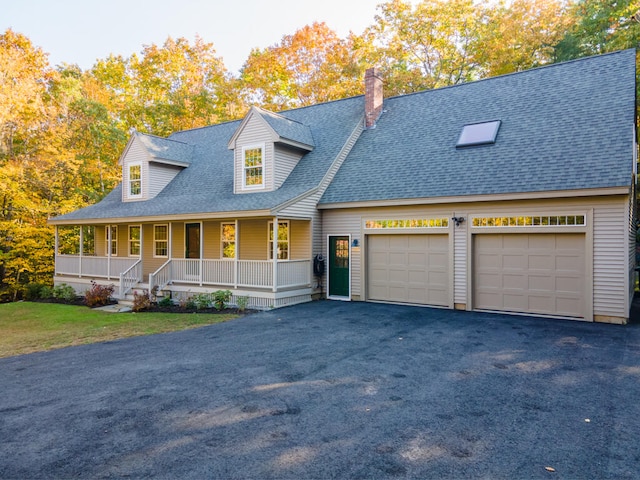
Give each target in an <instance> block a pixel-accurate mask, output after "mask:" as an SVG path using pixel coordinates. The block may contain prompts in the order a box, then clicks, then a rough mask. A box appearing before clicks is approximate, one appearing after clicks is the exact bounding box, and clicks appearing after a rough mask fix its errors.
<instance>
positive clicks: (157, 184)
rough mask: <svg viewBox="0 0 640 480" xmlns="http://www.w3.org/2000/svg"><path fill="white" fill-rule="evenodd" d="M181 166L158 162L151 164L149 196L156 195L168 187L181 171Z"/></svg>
mask: <svg viewBox="0 0 640 480" xmlns="http://www.w3.org/2000/svg"><path fill="white" fill-rule="evenodd" d="M181 170H182V169H181V168H180V167H174V166H171V165H161V164H158V163H151V164H149V196H148V198H153V197H155V196H156V195H157V194H158V193H160V192H161V191H162V189H163V188H164V187H166V186H167V185H168V184H169V182H170V181H171V180H173V179H174V178H175V176H176V175H177V174H178V173H180V171H181Z"/></svg>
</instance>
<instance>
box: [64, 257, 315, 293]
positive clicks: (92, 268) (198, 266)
mask: <svg viewBox="0 0 640 480" xmlns="http://www.w3.org/2000/svg"><path fill="white" fill-rule="evenodd" d="M56 274H60V275H75V276H79V277H82V276H87V277H92V278H93V277H95V278H106V279H112V278H113V279H117V278H120V294H121V295H124V294H125V293H126V292H128V291H129V290H131V288H132V287H133V286H134V285H135V284H136V283H138V282H142V261H141V260H140V259H138V258H120V257H90V256H80V255H57V256H56ZM273 277H274V275H273V261H272V260H209V259H194V258H174V259H170V260H168V261H167V262H165V263H164V264H163V265H162V266H161V267H160V268H159V269H158V270H156V271H155V272H153V273H152V274H150V275H149V289H152V288H153V287H154V286H158V288H159V289H160V290H162V289H164V287H166V286H167V285H168V284H169V283H172V282H175V283H184V284H194V285H218V286H221V287H231V288H237V287H244V288H247V287H248V288H273V286H274V285H273V281H274V278H273ZM310 281H311V261H310V260H280V261H278V266H277V285H276V288H291V287H302V286H306V285H309V283H310Z"/></svg>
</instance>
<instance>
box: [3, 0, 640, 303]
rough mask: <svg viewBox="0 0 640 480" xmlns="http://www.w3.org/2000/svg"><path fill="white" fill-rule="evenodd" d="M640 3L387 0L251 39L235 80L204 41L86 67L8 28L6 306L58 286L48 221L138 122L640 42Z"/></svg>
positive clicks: (161, 126) (502, 69) (115, 174)
mask: <svg viewBox="0 0 640 480" xmlns="http://www.w3.org/2000/svg"><path fill="white" fill-rule="evenodd" d="M639 9H640V4H639V2H638V0H623V1H618V2H602V1H601V0H573V1H570V0H493V1H489V0H487V1H474V0H422V1H418V2H415V1H413V2H410V1H409V0H389V1H387V2H386V3H382V4H381V5H379V7H378V14H377V15H376V17H375V19H374V21H373V23H372V25H370V26H369V27H368V28H367V29H365V31H363V32H361V33H359V34H356V33H351V34H349V35H348V36H347V37H346V38H340V37H339V36H338V35H337V34H336V33H335V32H334V31H333V30H331V28H329V26H327V25H326V24H324V23H313V24H312V25H306V26H303V27H302V28H300V29H299V30H297V31H295V32H294V33H292V34H287V35H284V36H283V37H282V39H281V41H280V42H279V43H278V44H275V45H271V46H267V47H256V48H255V49H254V50H252V51H251V52H250V54H249V56H248V58H247V60H246V62H245V63H244V66H243V68H242V69H241V71H240V72H238V73H237V74H234V73H232V72H229V71H227V70H226V68H225V66H224V63H223V61H222V59H221V58H219V57H218V56H217V54H216V51H215V48H214V46H213V44H211V43H207V42H205V41H204V40H203V39H201V38H196V40H195V41H194V42H192V43H190V42H189V41H187V40H185V39H184V38H178V39H173V38H168V39H167V40H166V42H165V43H164V44H163V45H161V46H159V45H155V44H151V45H146V46H144V47H143V49H142V50H141V51H140V52H139V53H132V54H131V56H129V57H127V58H124V57H121V56H114V55H111V56H109V57H108V58H105V59H101V60H98V61H96V63H95V64H94V65H93V67H92V68H91V69H89V70H87V71H82V70H81V69H80V68H78V67H77V66H75V65H69V64H62V65H57V66H51V65H49V63H48V60H47V54H46V52H44V51H42V49H41V48H39V47H37V46H35V45H33V44H32V42H31V41H30V40H29V39H28V38H27V37H25V36H24V35H21V34H20V33H17V32H14V31H12V30H7V31H5V32H4V33H3V34H0V300H11V299H16V298H20V297H21V296H22V294H23V292H24V289H25V287H26V285H28V284H33V283H39V284H47V283H48V284H50V283H51V281H52V275H53V264H54V262H53V258H54V256H53V247H54V245H53V243H54V239H53V228H52V227H51V226H49V225H47V218H49V217H51V216H55V215H59V214H63V213H66V212H70V211H73V210H75V209H77V208H80V207H83V206H86V205H89V204H91V203H95V202H96V201H98V200H100V199H101V198H102V197H104V195H106V194H107V193H108V192H109V191H110V190H111V189H112V188H113V187H114V186H115V185H116V184H117V183H118V182H119V178H120V170H119V167H118V159H119V156H120V154H121V153H122V150H123V148H124V146H125V144H126V141H127V138H128V135H129V131H130V129H132V128H135V129H137V130H139V131H143V132H147V133H152V134H156V135H161V136H166V135H169V134H170V133H171V132H173V131H176V130H183V129H189V128H197V127H201V126H204V125H208V124H212V123H218V122H223V121H227V120H234V119H237V118H240V117H242V116H243V115H244V114H245V113H246V112H247V110H248V108H249V107H250V106H251V105H258V106H262V107H264V108H267V109H269V110H274V111H278V110H282V109H288V108H296V107H303V106H306V105H312V104H315V103H319V102H326V101H330V100H335V99H340V98H344V97H349V96H353V95H358V94H361V93H362V89H363V81H362V79H363V76H364V71H365V69H366V68H368V67H370V66H372V65H376V66H378V67H379V68H380V69H381V71H382V73H383V76H384V78H385V95H387V96H389V95H395V94H403V93H409V92H413V91H419V90H423V89H430V88H438V87H444V86H448V85H455V84H458V83H462V82H468V81H472V80H477V79H481V78H484V77H487V76H494V75H502V74H508V73H511V72H516V71H521V70H525V69H528V68H532V67H536V66H540V65H545V64H548V63H552V62H555V61H560V60H569V59H572V58H577V57H581V56H585V55H591V54H597V53H604V52H607V51H612V50H618V49H622V48H629V47H634V46H636V45H635V43H636V42H637V39H638V38H640V24H639V23H638V22H637V21H634V20H633V19H632V16H633V15H634V14H635V13H636V12H637V11H638V10H639ZM639 84H640V82H639ZM585 101H588V99H585Z"/></svg>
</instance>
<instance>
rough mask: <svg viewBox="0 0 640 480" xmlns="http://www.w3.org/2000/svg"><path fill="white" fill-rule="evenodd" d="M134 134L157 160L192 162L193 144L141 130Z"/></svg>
mask: <svg viewBox="0 0 640 480" xmlns="http://www.w3.org/2000/svg"><path fill="white" fill-rule="evenodd" d="M134 135H135V136H136V137H137V138H138V140H140V142H141V143H142V144H143V145H144V146H145V148H146V149H147V151H148V152H149V154H150V155H151V157H153V158H154V159H156V160H160V161H162V160H167V161H169V162H178V163H184V164H189V163H191V159H192V157H193V145H188V144H186V143H184V142H177V141H175V140H169V139H167V138H162V137H156V136H155V135H147V134H145V133H140V132H136V133H134Z"/></svg>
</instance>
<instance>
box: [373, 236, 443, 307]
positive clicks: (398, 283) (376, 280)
mask: <svg viewBox="0 0 640 480" xmlns="http://www.w3.org/2000/svg"><path fill="white" fill-rule="evenodd" d="M367 250H368V257H367V280H368V283H367V285H368V295H367V297H368V299H369V300H381V301H387V302H401V303H418V304H424V305H443V306H448V305H449V260H448V259H449V240H448V237H447V235H369V236H368V237H367Z"/></svg>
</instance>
